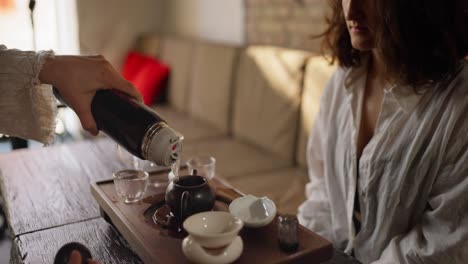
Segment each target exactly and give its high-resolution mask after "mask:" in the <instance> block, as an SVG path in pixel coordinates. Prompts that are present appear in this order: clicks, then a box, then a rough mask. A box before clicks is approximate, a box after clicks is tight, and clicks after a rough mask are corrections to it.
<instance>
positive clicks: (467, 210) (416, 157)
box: [298, 63, 468, 264]
mask: <svg viewBox="0 0 468 264" xmlns="http://www.w3.org/2000/svg"><path fill="white" fill-rule="evenodd" d="M365 69H366V67H360V68H354V69H338V70H337V71H336V72H335V74H334V75H333V77H332V78H331V80H330V81H329V83H328V85H327V87H326V89H325V92H324V94H323V96H322V101H321V109H320V112H319V114H318V116H317V119H316V121H315V125H314V128H313V130H312V133H311V136H310V140H309V145H308V163H309V176H310V183H308V184H307V186H306V195H307V200H306V201H305V202H304V203H303V204H302V205H301V206H300V207H299V215H298V216H299V221H300V223H301V224H303V225H305V226H306V227H308V228H310V229H311V230H313V231H315V232H317V233H319V234H321V235H322V236H324V237H326V238H328V239H330V240H331V241H332V242H333V244H334V246H335V247H337V248H341V249H344V250H345V252H347V253H350V252H351V251H352V250H354V253H355V256H356V258H357V259H359V260H361V261H363V262H364V263H452V264H455V263H468V65H467V64H466V63H465V64H464V66H463V67H462V68H461V70H460V71H459V72H458V73H457V75H456V76H455V77H454V78H453V79H451V80H449V81H448V82H446V83H443V84H437V85H438V87H437V88H435V87H429V88H428V89H427V90H425V91H424V92H422V93H421V94H416V93H414V92H413V90H412V88H411V87H403V86H394V87H392V88H389V89H386V90H385V93H384V97H383V102H382V108H381V112H380V115H379V118H378V120H377V124H376V128H375V132H374V136H373V137H372V139H371V140H370V141H369V143H368V144H367V146H366V147H365V148H364V150H363V152H362V155H361V157H360V160H359V162H358V160H357V155H356V153H357V144H356V142H357V138H358V128H359V127H360V126H359V124H360V118H361V112H362V100H363V93H364V86H365V81H366V70H365ZM434 88H435V89H434ZM358 164H359V167H358V168H357V166H358ZM358 175H359V179H358ZM356 188H357V190H356ZM356 191H357V192H356ZM356 193H357V195H358V196H359V197H358V198H359V201H360V209H361V219H362V228H361V231H360V232H359V233H358V234H357V236H356V235H355V231H354V226H353V222H352V215H353V210H354V198H355V197H354V196H355V195H356Z"/></svg>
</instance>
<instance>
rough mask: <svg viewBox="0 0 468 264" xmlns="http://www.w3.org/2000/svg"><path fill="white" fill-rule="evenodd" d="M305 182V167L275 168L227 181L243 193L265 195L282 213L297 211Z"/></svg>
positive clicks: (303, 193)
mask: <svg viewBox="0 0 468 264" xmlns="http://www.w3.org/2000/svg"><path fill="white" fill-rule="evenodd" d="M307 182H308V176H307V170H306V169H305V168H285V169H277V170H272V171H268V172H262V173H255V174H248V175H239V176H238V177H232V178H230V179H229V183H230V184H231V185H232V186H233V187H235V188H236V189H238V190H240V191H241V192H242V193H244V194H252V195H255V196H258V197H263V196H267V197H268V198H270V199H271V200H273V201H274V202H275V204H276V206H277V207H278V211H279V212H280V213H283V214H284V213H287V214H296V213H297V208H298V206H299V205H300V204H301V203H302V202H303V201H304V200H305V192H304V190H305V185H306V183H307Z"/></svg>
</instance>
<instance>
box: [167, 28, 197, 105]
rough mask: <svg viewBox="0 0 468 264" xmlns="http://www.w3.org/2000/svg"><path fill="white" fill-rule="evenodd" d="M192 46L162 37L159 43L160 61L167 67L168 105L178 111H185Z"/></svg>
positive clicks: (184, 41)
mask: <svg viewBox="0 0 468 264" xmlns="http://www.w3.org/2000/svg"><path fill="white" fill-rule="evenodd" d="M192 51H193V44H192V42H191V41H190V40H187V39H180V38H175V37H164V38H163V39H162V42H161V60H162V61H163V62H165V63H167V64H168V65H169V67H170V68H171V74H170V76H169V83H168V100H169V103H170V104H171V105H172V106H173V107H174V108H175V109H177V110H178V111H181V112H185V111H186V110H187V100H188V85H189V82H190V74H191V73H190V71H191V70H192Z"/></svg>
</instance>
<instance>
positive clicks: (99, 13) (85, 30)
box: [76, 0, 171, 68]
mask: <svg viewBox="0 0 468 264" xmlns="http://www.w3.org/2000/svg"><path fill="white" fill-rule="evenodd" d="M162 1H165V0H76V3H77V11H78V27H79V37H80V49H81V53H82V54H103V55H104V56H105V57H106V58H107V59H108V60H109V61H110V62H111V63H112V64H113V65H114V66H115V67H117V68H120V67H121V64H122V62H123V59H124V56H125V54H126V52H127V51H128V50H129V49H130V48H132V47H133V46H134V44H135V41H136V39H137V38H138V37H139V36H140V35H141V34H143V33H148V32H159V31H160V27H161V24H162V13H163V10H162ZM167 1H171V0H167Z"/></svg>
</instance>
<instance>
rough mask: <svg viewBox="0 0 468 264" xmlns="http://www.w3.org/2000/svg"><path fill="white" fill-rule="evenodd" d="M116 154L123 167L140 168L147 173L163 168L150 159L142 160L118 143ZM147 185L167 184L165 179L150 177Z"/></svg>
mask: <svg viewBox="0 0 468 264" xmlns="http://www.w3.org/2000/svg"><path fill="white" fill-rule="evenodd" d="M117 156H118V157H119V159H120V161H122V162H123V164H124V166H125V167H124V168H125V169H134V170H142V171H146V172H147V173H148V174H151V172H154V171H158V170H162V169H163V167H161V166H158V165H156V163H154V162H152V161H149V160H142V159H140V158H138V157H136V156H134V155H133V154H131V153H130V152H128V151H127V150H126V149H124V148H123V147H121V146H120V145H117ZM148 185H149V186H151V187H161V186H167V180H164V179H160V178H156V177H152V178H151V177H150V178H149V179H148Z"/></svg>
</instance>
